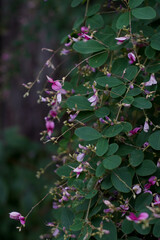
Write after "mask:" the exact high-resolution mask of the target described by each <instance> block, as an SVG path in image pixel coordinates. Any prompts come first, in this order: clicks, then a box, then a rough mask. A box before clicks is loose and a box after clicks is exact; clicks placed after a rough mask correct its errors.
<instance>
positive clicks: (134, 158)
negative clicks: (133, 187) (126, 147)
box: [129, 150, 144, 167]
mask: <svg viewBox="0 0 160 240" xmlns="http://www.w3.org/2000/svg"><path fill="white" fill-rule="evenodd" d="M143 159H144V153H143V152H142V151H141V150H134V151H132V152H131V155H130V157H129V162H130V164H131V165H132V166H133V167H137V166H138V165H140V164H141V163H142V162H143Z"/></svg>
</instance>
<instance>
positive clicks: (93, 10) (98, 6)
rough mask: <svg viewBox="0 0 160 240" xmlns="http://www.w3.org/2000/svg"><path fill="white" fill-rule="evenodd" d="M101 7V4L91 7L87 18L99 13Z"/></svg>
mask: <svg viewBox="0 0 160 240" xmlns="http://www.w3.org/2000/svg"><path fill="white" fill-rule="evenodd" d="M100 7H101V5H100V4H94V5H92V6H89V9H88V12H87V17H90V16H92V15H94V14H95V13H97V12H98V11H99V9H100Z"/></svg>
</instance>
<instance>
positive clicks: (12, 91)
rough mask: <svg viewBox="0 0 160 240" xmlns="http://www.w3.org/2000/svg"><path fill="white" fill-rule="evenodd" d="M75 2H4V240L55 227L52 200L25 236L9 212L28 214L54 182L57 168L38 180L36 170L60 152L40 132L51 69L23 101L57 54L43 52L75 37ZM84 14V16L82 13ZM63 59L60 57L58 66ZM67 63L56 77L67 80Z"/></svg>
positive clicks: (0, 125)
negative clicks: (41, 99) (41, 97)
mask: <svg viewBox="0 0 160 240" xmlns="http://www.w3.org/2000/svg"><path fill="white" fill-rule="evenodd" d="M70 2H71V1H69V0H58V1H57V0H48V1H43V0H27V1H26V0H1V2H0V16H1V19H0V20H1V21H0V46H1V56H0V219H1V221H0V222H1V224H0V239H2V240H7V239H8V240H9V239H12V240H22V239H23V240H36V239H39V236H40V234H44V233H46V232H47V231H49V229H48V228H47V227H46V226H45V224H46V223H47V222H48V221H52V211H51V210H52V197H51V196H49V197H48V198H47V199H46V200H45V201H44V202H43V203H41V204H40V205H39V206H38V207H37V208H36V209H35V210H34V211H33V212H32V214H31V215H30V216H29V218H28V220H27V223H26V228H25V229H23V230H22V232H21V233H19V232H18V230H17V229H16V226H17V225H19V223H18V222H17V221H14V220H12V219H9V212H11V211H18V212H20V213H21V214H22V215H24V216H25V215H26V214H27V213H28V211H29V210H30V209H31V208H32V206H34V205H35V204H36V203H37V202H38V201H39V200H41V199H42V198H43V197H44V195H45V194H46V193H47V192H48V189H49V188H50V187H51V186H52V185H53V184H54V181H55V174H54V169H55V165H54V164H53V166H52V167H49V168H48V169H47V171H46V173H45V174H44V175H43V176H42V177H41V178H40V179H37V178H36V172H37V170H39V169H40V168H41V167H45V166H46V165H47V164H48V163H50V162H51V161H52V160H51V156H52V155H53V154H55V153H56V147H54V146H53V145H52V144H51V145H50V144H46V145H44V144H43V143H41V142H40V135H39V133H40V132H41V131H42V130H44V129H45V121H44V117H45V116H46V115H47V114H48V110H49V109H48V108H47V106H46V104H38V103H37V100H38V95H37V91H38V90H41V89H42V87H43V85H44V83H45V81H46V74H48V75H49V76H51V72H52V70H51V69H49V68H48V67H46V68H45V70H44V72H43V73H42V74H41V76H40V83H39V84H35V86H34V87H33V89H32V90H31V92H30V96H29V97H27V98H23V95H24V93H25V88H24V87H23V86H22V84H23V83H27V82H32V81H34V80H35V79H36V77H37V75H38V73H39V71H40V70H41V68H42V67H43V65H44V64H45V62H46V61H47V59H48V58H49V57H50V56H51V54H52V53H51V52H48V51H42V48H48V49H53V50H56V49H57V48H59V46H60V42H61V40H62V38H63V37H65V36H66V35H67V34H69V33H70V31H71V29H72V25H73V22H74V21H75V18H76V17H77V13H79V9H77V10H75V9H72V8H71V7H70ZM77 11H78V12H77ZM61 61H62V57H61V56H60V54H59V53H58V54H56V56H55V57H54V58H53V61H52V62H53V64H54V65H55V66H57V65H59V64H60V63H61ZM64 66H65V65H63V67H62V66H60V67H59V68H58V70H57V71H56V72H55V74H54V77H55V78H56V77H58V76H60V77H62V76H63V74H64V72H65V69H64V68H65V67H64Z"/></svg>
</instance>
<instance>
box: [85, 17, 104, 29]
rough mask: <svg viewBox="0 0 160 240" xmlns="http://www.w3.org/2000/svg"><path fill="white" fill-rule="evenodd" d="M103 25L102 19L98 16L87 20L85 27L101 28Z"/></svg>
mask: <svg viewBox="0 0 160 240" xmlns="http://www.w3.org/2000/svg"><path fill="white" fill-rule="evenodd" d="M103 25H104V20H103V17H102V16H101V15H99V14H97V15H94V16H92V17H89V18H87V26H90V27H91V29H96V28H101V27H103Z"/></svg>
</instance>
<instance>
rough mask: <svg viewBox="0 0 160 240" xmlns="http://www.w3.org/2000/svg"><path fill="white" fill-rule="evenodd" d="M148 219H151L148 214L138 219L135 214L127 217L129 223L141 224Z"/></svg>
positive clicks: (141, 214)
mask: <svg viewBox="0 0 160 240" xmlns="http://www.w3.org/2000/svg"><path fill="white" fill-rule="evenodd" d="M148 217H149V215H148V213H146V212H143V213H140V214H139V216H138V217H136V215H135V214H134V213H132V212H130V214H129V216H127V217H126V218H127V220H129V221H133V222H135V223H139V222H141V221H144V220H146V219H147V218H148Z"/></svg>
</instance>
